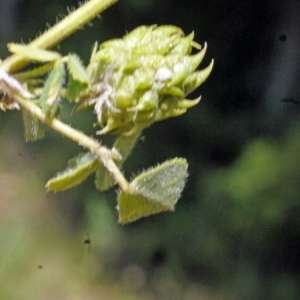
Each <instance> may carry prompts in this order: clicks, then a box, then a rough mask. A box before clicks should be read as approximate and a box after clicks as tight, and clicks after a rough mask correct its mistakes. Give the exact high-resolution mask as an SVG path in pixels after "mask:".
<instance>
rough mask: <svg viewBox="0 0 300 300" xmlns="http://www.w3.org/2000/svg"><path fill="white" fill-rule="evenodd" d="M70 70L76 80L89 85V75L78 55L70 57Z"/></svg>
mask: <svg viewBox="0 0 300 300" xmlns="http://www.w3.org/2000/svg"><path fill="white" fill-rule="evenodd" d="M67 64H68V69H69V72H70V74H71V75H72V77H73V78H74V80H76V81H78V82H80V83H82V84H86V85H87V86H88V85H89V76H88V73H87V71H86V69H85V67H84V65H83V64H82V62H81V60H80V58H79V57H78V56H77V55H76V54H70V55H69V56H68V62H67Z"/></svg>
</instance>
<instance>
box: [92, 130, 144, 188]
mask: <svg viewBox="0 0 300 300" xmlns="http://www.w3.org/2000/svg"><path fill="white" fill-rule="evenodd" d="M139 136H140V132H139V133H138V134H135V135H131V136H123V135H121V136H119V137H118V138H117V140H116V141H115V143H114V145H113V149H115V150H117V151H118V153H120V154H121V156H122V159H121V160H119V161H116V165H117V166H118V167H119V168H121V167H122V165H123V163H124V162H125V160H126V159H127V157H128V156H129V154H130V152H131V150H132V148H133V147H134V146H135V144H136V142H137V141H138V138H139ZM95 184H96V188H97V189H98V190H99V191H106V190H108V189H109V188H111V187H112V186H113V185H114V184H115V181H114V179H113V178H112V176H111V175H110V173H109V171H108V170H107V169H106V167H104V166H103V165H101V166H100V167H99V169H98V170H97V172H96V180H95Z"/></svg>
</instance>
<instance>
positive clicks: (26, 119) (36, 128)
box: [22, 109, 45, 142]
mask: <svg viewBox="0 0 300 300" xmlns="http://www.w3.org/2000/svg"><path fill="white" fill-rule="evenodd" d="M22 117H23V124H24V127H25V141H26V142H34V141H36V140H38V139H42V138H44V137H45V129H44V127H43V126H42V124H41V123H40V121H39V120H38V119H37V118H36V117H34V116H33V115H31V114H30V113H28V112H27V111H26V110H24V109H22Z"/></svg>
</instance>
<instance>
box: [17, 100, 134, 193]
mask: <svg viewBox="0 0 300 300" xmlns="http://www.w3.org/2000/svg"><path fill="white" fill-rule="evenodd" d="M17 101H18V103H19V104H20V105H21V106H22V108H23V109H26V110H27V111H28V112H29V113H31V114H32V115H33V116H35V117H37V118H38V119H39V120H40V121H41V122H43V123H45V124H47V125H48V126H49V127H50V128H52V129H53V130H55V131H57V132H58V133H60V134H61V135H64V136H65V137H67V138H69V139H71V140H73V141H74V142H76V143H77V144H79V145H80V146H82V147H84V148H86V149H88V150H90V151H91V152H92V153H95V154H96V155H97V157H98V158H99V160H100V161H101V162H102V163H103V165H104V166H105V167H106V168H107V169H108V171H109V172H110V173H111V174H112V176H113V177H114V179H115V181H116V183H117V184H118V185H119V186H120V188H121V190H122V191H124V192H125V193H126V192H127V193H130V188H129V184H128V182H127V180H126V179H125V177H124V175H123V174H122V172H121V171H120V169H119V168H118V167H117V165H116V164H115V162H114V161H113V159H112V151H111V150H109V149H107V148H106V147H104V146H101V145H100V144H99V142H98V141H96V140H94V139H93V138H91V137H88V136H87V135H85V134H84V133H83V132H80V131H78V130H76V129H74V128H72V127H70V126H68V125H66V124H65V123H63V122H61V121H59V120H57V119H49V118H47V117H46V115H45V114H44V113H43V111H42V110H41V109H40V108H39V107H38V106H36V105H35V104H34V103H32V102H30V101H29V100H24V99H22V98H20V97H18V99H17Z"/></svg>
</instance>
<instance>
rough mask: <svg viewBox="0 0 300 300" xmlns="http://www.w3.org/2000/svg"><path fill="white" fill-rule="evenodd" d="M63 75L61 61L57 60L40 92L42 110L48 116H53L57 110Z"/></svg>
mask: <svg viewBox="0 0 300 300" xmlns="http://www.w3.org/2000/svg"><path fill="white" fill-rule="evenodd" d="M63 76H64V67H63V63H62V62H61V61H58V62H57V63H56V64H55V66H54V68H53V69H52V71H51V72H50V74H49V76H48V78H47V80H46V83H45V86H44V89H43V92H42V94H41V106H42V110H43V111H44V112H45V113H46V115H47V116H48V117H50V118H53V117H54V116H55V115H56V112H57V110H58V104H59V92H60V89H61V85H62V79H63Z"/></svg>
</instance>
